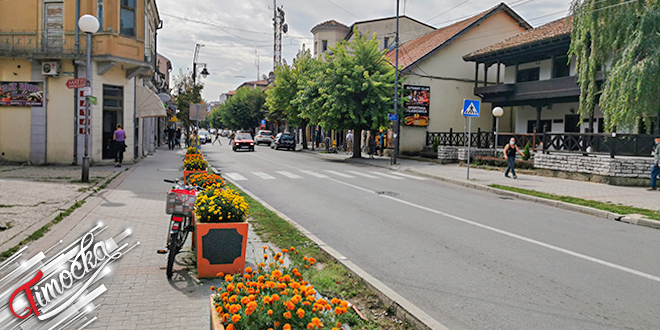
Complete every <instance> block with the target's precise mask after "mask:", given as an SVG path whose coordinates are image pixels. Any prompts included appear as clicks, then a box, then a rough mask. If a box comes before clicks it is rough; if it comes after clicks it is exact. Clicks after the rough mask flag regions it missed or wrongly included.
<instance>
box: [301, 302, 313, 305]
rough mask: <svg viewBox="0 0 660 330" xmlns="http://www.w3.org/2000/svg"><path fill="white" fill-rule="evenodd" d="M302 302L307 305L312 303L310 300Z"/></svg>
mask: <svg viewBox="0 0 660 330" xmlns="http://www.w3.org/2000/svg"><path fill="white" fill-rule="evenodd" d="M302 304H303V305H305V306H309V305H311V304H312V303H311V302H309V301H303V302H302Z"/></svg>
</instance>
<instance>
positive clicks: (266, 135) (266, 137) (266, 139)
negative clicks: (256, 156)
mask: <svg viewBox="0 0 660 330" xmlns="http://www.w3.org/2000/svg"><path fill="white" fill-rule="evenodd" d="M273 140H275V137H274V136H273V132H271V131H266V130H260V131H259V133H257V136H255V137H254V143H255V144H262V143H266V144H268V145H269V146H270V145H271V144H272V143H273Z"/></svg>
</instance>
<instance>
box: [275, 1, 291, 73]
mask: <svg viewBox="0 0 660 330" xmlns="http://www.w3.org/2000/svg"><path fill="white" fill-rule="evenodd" d="M273 30H274V33H273V35H274V38H275V40H274V44H273V72H275V68H276V67H278V66H279V65H281V64H282V34H284V33H287V32H288V30H289V26H288V25H287V24H286V23H285V22H284V9H282V8H278V7H277V0H273Z"/></svg>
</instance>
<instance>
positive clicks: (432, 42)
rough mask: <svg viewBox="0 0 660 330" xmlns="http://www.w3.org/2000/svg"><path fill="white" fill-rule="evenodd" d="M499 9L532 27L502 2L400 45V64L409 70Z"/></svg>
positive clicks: (391, 54) (527, 27)
mask: <svg viewBox="0 0 660 330" xmlns="http://www.w3.org/2000/svg"><path fill="white" fill-rule="evenodd" d="M499 11H504V12H505V13H507V14H508V15H509V16H511V18H513V19H514V20H515V21H517V22H518V24H519V25H520V26H521V27H523V28H525V29H531V28H532V27H531V25H529V23H527V22H526V21H525V20H524V19H523V18H522V17H520V16H519V15H518V14H516V13H515V12H514V11H513V10H512V9H511V8H509V7H508V6H507V5H506V4H504V3H500V4H499V5H497V6H495V7H493V8H491V9H489V10H487V11H484V12H482V13H480V14H477V15H475V16H472V17H470V18H467V19H464V20H462V21H460V22H457V23H454V24H451V25H448V26H445V27H443V28H440V29H437V30H436V31H433V32H430V33H427V34H425V35H423V36H421V37H419V38H417V39H413V40H411V41H408V42H406V43H404V44H403V45H401V46H400V47H399V50H400V52H402V53H403V56H399V65H401V66H402V67H403V71H408V70H409V69H408V68H409V67H411V66H412V65H414V64H416V63H418V62H421V61H423V60H425V59H426V58H427V57H429V56H431V55H433V54H435V53H436V52H437V51H439V50H440V49H442V48H444V47H445V46H448V45H449V44H451V43H452V42H453V41H454V40H455V39H457V38H459V37H460V36H461V35H463V34H464V33H466V32H468V31H469V30H470V29H472V28H473V27H475V26H477V25H479V24H481V22H482V21H483V20H485V19H487V18H488V17H490V16H492V15H494V14H495V13H497V12H499ZM395 51H396V50H395V49H392V50H390V51H389V52H388V53H387V54H386V55H385V56H387V57H388V58H390V59H392V58H394V52H395ZM407 69H408V70H407Z"/></svg>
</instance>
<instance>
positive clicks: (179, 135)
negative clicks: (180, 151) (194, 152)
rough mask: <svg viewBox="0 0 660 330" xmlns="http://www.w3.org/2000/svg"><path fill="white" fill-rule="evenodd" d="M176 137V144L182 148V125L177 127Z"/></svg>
mask: <svg viewBox="0 0 660 330" xmlns="http://www.w3.org/2000/svg"><path fill="white" fill-rule="evenodd" d="M174 139H175V142H176V145H177V146H178V147H179V148H181V127H177V128H176V133H174Z"/></svg>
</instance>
